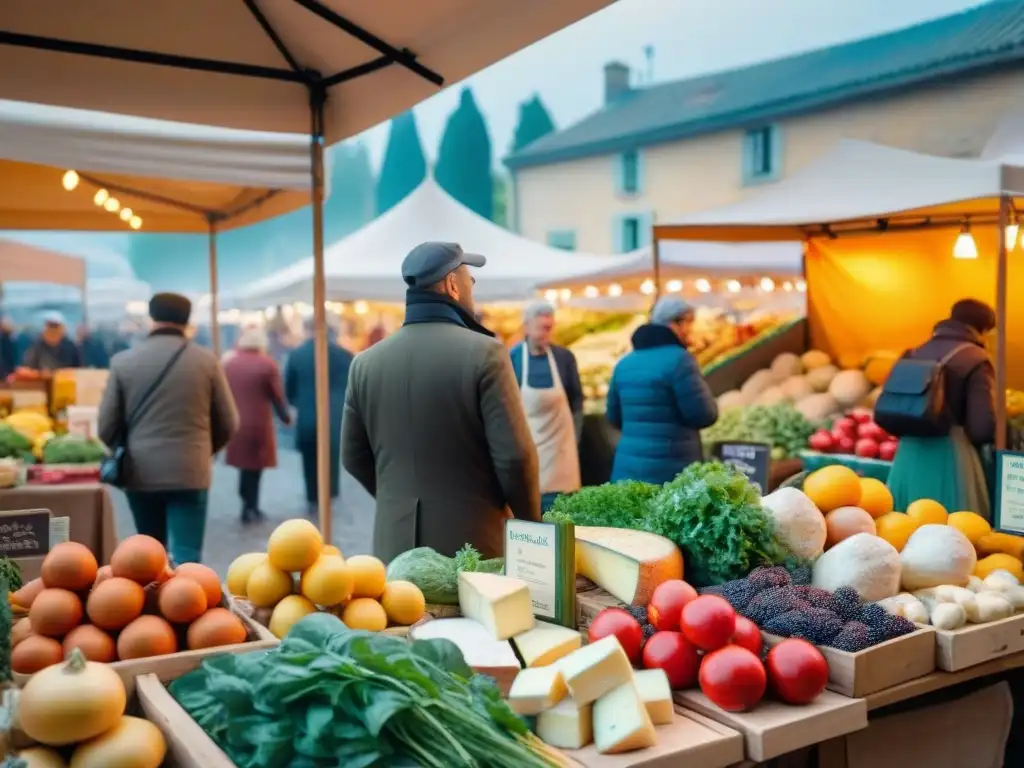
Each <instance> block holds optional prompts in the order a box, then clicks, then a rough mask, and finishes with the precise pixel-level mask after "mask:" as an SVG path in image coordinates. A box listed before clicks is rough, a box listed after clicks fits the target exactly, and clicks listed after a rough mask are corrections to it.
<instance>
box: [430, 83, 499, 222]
mask: <svg viewBox="0 0 1024 768" xmlns="http://www.w3.org/2000/svg"><path fill="white" fill-rule="evenodd" d="M434 178H436V179H437V183H438V184H439V185H440V186H441V187H442V188H443V189H444V190H445V191H446V192H448V194H449V195H451V196H452V197H454V198H455V199H456V200H458V201H459V202H460V203H462V204H463V205H464V206H466V207H467V208H469V209H470V210H471V211H475V212H476V213H478V214H480V215H481V216H483V217H484V218H486V219H493V217H494V181H493V179H492V177H491V137H490V136H489V135H488V133H487V121H486V120H484V116H483V115H482V114H481V113H480V109H479V108H478V107H477V105H476V99H474V98H473V91H472V90H471V89H469V88H464V89H463V90H462V95H461V97H460V98H459V106H458V107H457V108H456V109H455V111H454V112H452V114H451V115H450V116H449V117H448V123H447V124H446V125H445V128H444V134H443V135H442V137H441V148H440V149H439V150H438V153H437V168H436V169H435V170H434Z"/></svg>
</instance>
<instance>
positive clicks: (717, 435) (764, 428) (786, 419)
mask: <svg viewBox="0 0 1024 768" xmlns="http://www.w3.org/2000/svg"><path fill="white" fill-rule="evenodd" d="M814 431H815V425H814V424H813V423H812V422H811V421H809V420H808V419H807V417H806V416H804V415H803V414H802V413H800V411H798V410H797V409H796V407H795V406H793V405H792V404H791V403H778V404H776V405H752V406H749V407H736V408H729V409H728V410H726V411H723V412H722V413H720V414H719V416H718V421H716V422H715V423H714V424H712V425H711V426H710V427H708V428H707V429H704V430H701V433H700V439H701V442H702V443H703V444H704V452H705V454H710V452H711V447H712V445H714V444H715V443H717V442H724V441H729V440H741V441H748V442H754V443H767V444H768V445H770V446H772V459H774V460H776V461H778V460H781V459H787V458H790V457H792V456H796V455H797V454H798V453H800V451H803V450H806V448H807V444H808V441H809V440H810V438H811V435H812V434H814Z"/></svg>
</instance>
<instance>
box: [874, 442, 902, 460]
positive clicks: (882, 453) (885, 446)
mask: <svg viewBox="0 0 1024 768" xmlns="http://www.w3.org/2000/svg"><path fill="white" fill-rule="evenodd" d="M899 447H900V444H899V443H897V442H896V441H895V440H886V441H885V442H884V443H882V444H881V445H879V446H878V458H880V459H881V460H882V461H892V460H893V459H894V458H896V449H897V448H899Z"/></svg>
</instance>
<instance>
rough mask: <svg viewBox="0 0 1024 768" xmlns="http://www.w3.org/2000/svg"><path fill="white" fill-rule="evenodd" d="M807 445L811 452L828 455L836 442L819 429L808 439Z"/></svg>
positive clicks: (826, 432)
mask: <svg viewBox="0 0 1024 768" xmlns="http://www.w3.org/2000/svg"><path fill="white" fill-rule="evenodd" d="M807 445H808V446H810V448H811V450H814V451H820V452H821V453H828V452H829V451H831V450H832V449H833V448H835V445H836V441H835V439H834V438H833V437H832V435H830V434H829V433H828V431H826V430H824V429H819V430H818V431H817V432H815V433H814V434H813V435H811V436H810V437H809V438H808V440H807Z"/></svg>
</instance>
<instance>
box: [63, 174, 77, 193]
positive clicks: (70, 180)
mask: <svg viewBox="0 0 1024 768" xmlns="http://www.w3.org/2000/svg"><path fill="white" fill-rule="evenodd" d="M60 183H61V184H62V185H63V186H64V189H66V190H67V191H68V192H71V191H72V190H74V189H75V187H77V186H78V174H77V173H76V172H75V171H64V177H63V178H62V179H61V180H60Z"/></svg>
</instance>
